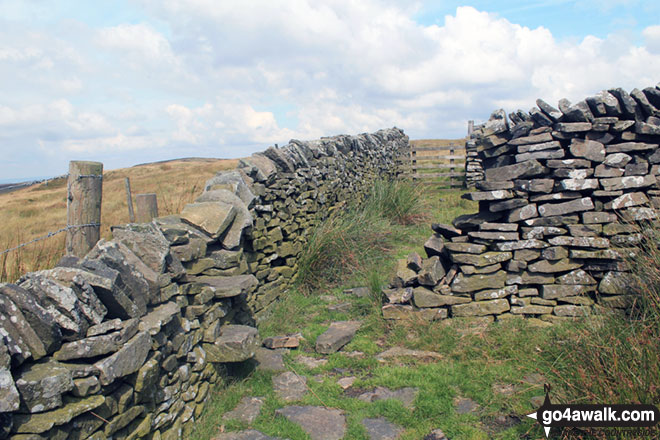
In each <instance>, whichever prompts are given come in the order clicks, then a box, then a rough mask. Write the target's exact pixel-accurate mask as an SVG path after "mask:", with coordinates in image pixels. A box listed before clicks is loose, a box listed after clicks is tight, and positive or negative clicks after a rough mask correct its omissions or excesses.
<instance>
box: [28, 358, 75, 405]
mask: <svg viewBox="0 0 660 440" xmlns="http://www.w3.org/2000/svg"><path fill="white" fill-rule="evenodd" d="M16 387H17V388H18V391H19V393H20V395H21V402H22V404H23V405H25V409H27V411H29V412H30V413H38V412H44V411H47V410H50V409H53V408H58V407H60V406H62V394H64V393H66V392H68V391H71V390H72V389H73V377H72V375H71V371H69V370H68V369H67V368H65V367H64V366H62V365H61V364H59V363H58V362H53V361H50V362H47V363H41V364H32V365H29V366H27V367H25V368H24V369H23V370H22V371H21V372H20V373H19V374H18V375H17V376H16Z"/></svg>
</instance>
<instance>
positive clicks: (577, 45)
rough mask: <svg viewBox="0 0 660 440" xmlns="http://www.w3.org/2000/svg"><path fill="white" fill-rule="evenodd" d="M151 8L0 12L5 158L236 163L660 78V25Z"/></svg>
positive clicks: (157, 3) (289, 5) (389, 6)
mask: <svg viewBox="0 0 660 440" xmlns="http://www.w3.org/2000/svg"><path fill="white" fill-rule="evenodd" d="M612 1H613V2H619V1H620V0H612ZM0 2H2V0H0ZM140 3H141V4H142V5H143V6H144V12H145V14H146V15H145V16H144V19H143V20H140V21H139V22H137V23H119V24H113V25H105V26H104V27H98V26H94V24H93V23H84V22H81V21H76V20H72V21H68V22H67V23H66V24H62V23H60V24H58V25H53V26H51V27H45V26H46V25H43V24H40V25H38V26H37V25H34V26H36V27H31V25H30V23H29V20H28V19H24V20H25V21H24V22H23V23H21V24H16V23H14V24H13V25H11V23H10V24H7V22H6V23H2V22H1V19H0V24H5V26H4V29H2V28H0V62H1V63H2V64H3V69H2V70H0V80H1V81H3V84H9V85H10V87H9V89H8V91H7V92H6V96H7V99H6V100H4V101H3V102H2V104H1V105H0V127H1V128H2V130H0V149H1V150H2V153H3V154H4V153H5V150H11V149H12V148H14V149H15V148H16V146H18V145H21V146H27V147H26V148H25V151H37V150H35V149H37V148H38V147H37V146H38V145H41V146H42V147H41V148H42V149H41V150H38V151H41V152H43V151H47V152H49V154H53V155H54V156H58V154H59V156H61V160H62V161H64V160H65V159H66V158H67V155H68V154H69V153H72V152H73V153H76V154H79V153H83V152H85V154H89V155H93V154H97V155H98V159H100V160H103V158H104V157H108V158H110V160H113V161H116V162H113V163H111V164H110V166H120V165H121V166H125V165H128V163H126V162H122V161H126V160H128V158H134V157H137V156H136V155H137V154H138V153H135V154H133V153H131V154H128V153H129V152H139V154H141V155H142V156H140V157H141V159H140V161H142V162H145V161H149V160H159V159H162V158H163V157H162V156H163V155H165V154H167V155H169V156H168V157H176V156H190V155H204V154H206V155H217V156H233V157H237V156H244V155H247V154H249V153H251V152H252V151H256V150H261V149H263V148H265V147H266V146H267V145H268V144H272V143H283V142H286V141H287V140H288V139H290V138H299V139H309V138H315V137H319V136H324V135H332V134H336V133H356V132H363V131H373V130H376V129H379V128H383V127H389V126H393V125H396V126H398V127H401V128H403V129H404V130H406V132H407V133H409V134H410V135H411V137H413V138H415V137H459V136H462V135H463V134H464V132H465V130H466V123H467V120H468V119H476V120H479V119H484V118H486V117H488V115H489V114H490V112H491V111H492V110H494V109H495V108H498V107H500V106H503V107H505V108H506V110H507V111H511V110H515V109H517V108H523V109H525V110H527V109H529V108H530V106H532V105H534V101H535V99H536V98H539V97H540V98H543V99H545V100H547V101H548V102H550V103H552V104H555V103H556V102H557V100H558V99H560V98H563V97H567V98H569V99H571V100H573V101H575V100H578V99H583V98H584V97H586V96H588V95H590V94H595V93H596V92H598V91H599V90H601V89H603V88H609V87H618V86H621V87H624V88H626V89H632V88H634V87H638V88H642V87H646V86H648V85H652V84H655V83H656V82H657V80H658V78H657V77H655V78H654V77H653V75H654V74H656V73H657V72H659V71H660V27H659V26H650V27H648V28H646V29H645V30H644V31H643V37H644V45H643V46H639V45H635V44H634V43H632V42H631V40H628V39H626V38H624V37H621V36H619V35H611V36H608V37H607V38H606V39H600V38H596V37H593V36H585V37H584V38H583V39H582V40H581V41H559V40H557V39H556V38H555V37H554V36H553V34H552V33H551V31H550V30H549V29H548V28H544V27H539V28H535V29H530V28H528V27H525V26H521V25H519V24H515V23H511V22H509V21H507V20H506V19H503V18H501V17H500V16H498V15H496V14H493V13H487V12H482V11H479V10H477V9H475V8H473V7H468V6H465V7H459V8H458V9H457V10H456V11H455V13H454V14H451V15H448V16H446V17H445V19H444V23H442V24H436V25H429V26H425V25H421V24H419V23H417V22H415V21H414V19H413V17H414V14H415V13H416V12H417V11H418V10H419V9H420V5H419V4H418V3H417V2H415V1H408V0H403V1H390V0H362V1H359V2H356V1H350V0H331V1H327V2H317V1H313V0H252V1H250V2H247V3H245V2H244V3H236V2H218V1H213V0H185V1H184V0H141V1H140ZM535 5H538V3H535ZM532 6H533V5H532ZM19 12H20V14H19V13H18V12H17V13H16V14H14V16H15V17H19V18H20V17H21V16H23V15H24V16H29V14H28V13H27V12H29V11H27V12H26V11H23V10H21V11H19ZM42 12H43V11H41V12H40V14H41V13H42ZM19 18H16V19H17V20H18V19H19ZM113 151H121V152H123V153H122V154H121V155H114V156H111V155H110V154H111V152H113ZM7 154H9V153H7ZM11 154H16V153H15V152H14V153H11ZM53 166H55V165H53ZM57 166H61V165H59V164H58V165H57Z"/></svg>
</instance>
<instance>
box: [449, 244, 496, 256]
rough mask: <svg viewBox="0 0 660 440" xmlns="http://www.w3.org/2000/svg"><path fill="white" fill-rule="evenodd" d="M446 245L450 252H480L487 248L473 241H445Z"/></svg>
mask: <svg viewBox="0 0 660 440" xmlns="http://www.w3.org/2000/svg"><path fill="white" fill-rule="evenodd" d="M446 247H447V249H448V250H449V251H451V252H457V253H466V254H482V253H484V252H486V249H487V247H486V246H484V245H482V244H475V243H447V245H446Z"/></svg>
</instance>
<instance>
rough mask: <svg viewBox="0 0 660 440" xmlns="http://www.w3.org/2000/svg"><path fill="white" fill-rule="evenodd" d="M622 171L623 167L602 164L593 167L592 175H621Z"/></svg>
mask: <svg viewBox="0 0 660 440" xmlns="http://www.w3.org/2000/svg"><path fill="white" fill-rule="evenodd" d="M623 173H624V169H623V168H613V167H609V166H607V165H603V164H600V165H598V166H596V168H595V169H594V177H621V176H623Z"/></svg>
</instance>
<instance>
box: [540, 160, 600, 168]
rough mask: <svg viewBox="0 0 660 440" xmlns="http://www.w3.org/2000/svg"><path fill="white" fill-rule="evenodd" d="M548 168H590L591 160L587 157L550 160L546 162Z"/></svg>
mask: <svg viewBox="0 0 660 440" xmlns="http://www.w3.org/2000/svg"><path fill="white" fill-rule="evenodd" d="M546 165H547V167H548V168H572V169H576V168H589V167H591V162H590V161H588V160H586V159H562V160H557V159H553V160H549V161H548V162H547V163H546Z"/></svg>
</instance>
